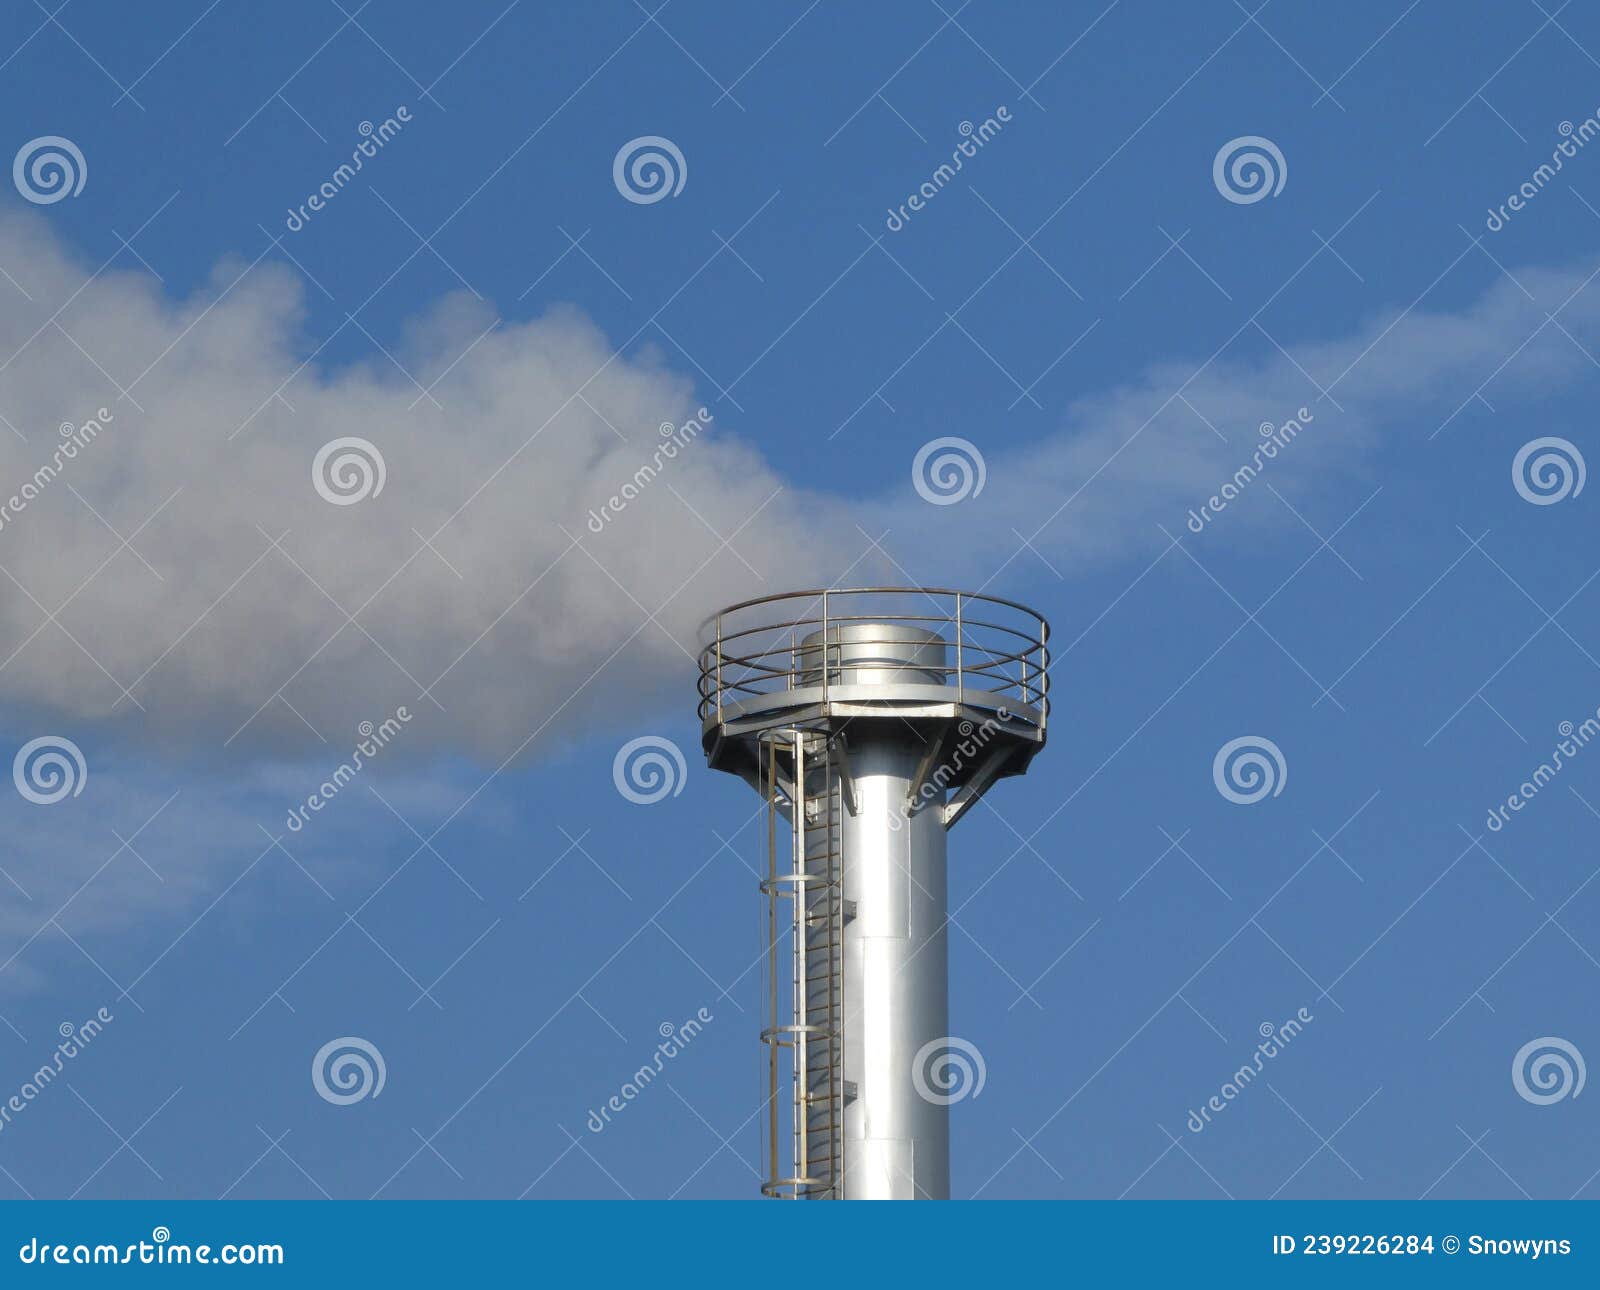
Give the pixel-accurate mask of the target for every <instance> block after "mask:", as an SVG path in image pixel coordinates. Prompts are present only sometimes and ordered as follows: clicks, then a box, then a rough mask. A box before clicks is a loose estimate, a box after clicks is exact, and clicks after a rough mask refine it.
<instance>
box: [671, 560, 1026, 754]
mask: <svg viewBox="0 0 1600 1290" xmlns="http://www.w3.org/2000/svg"><path fill="white" fill-rule="evenodd" d="M701 640H702V641H703V642H704V644H703V647H702V649H701V651H700V659H699V662H700V681H699V693H700V703H699V715H700V719H701V721H702V722H707V723H709V722H712V721H717V722H720V721H721V720H722V717H723V714H724V713H725V712H726V711H728V710H729V709H736V710H738V711H741V712H748V711H750V710H751V709H752V708H753V707H759V706H760V705H761V703H762V702H763V701H767V700H770V701H772V702H773V703H774V704H775V705H776V704H778V703H781V702H783V700H784V696H785V695H786V694H788V692H791V691H796V690H808V691H809V690H815V689H821V690H822V691H823V692H824V693H826V692H827V691H828V690H830V689H832V688H834V687H837V686H839V685H840V684H848V683H849V682H850V681H852V680H858V679H861V678H862V677H863V676H864V675H865V674H868V673H870V674H872V676H873V678H874V680H877V681H878V682H880V683H881V682H882V680H883V679H884V678H885V677H886V676H887V677H888V679H889V680H890V681H891V683H899V682H900V681H902V680H903V681H904V682H906V683H913V682H914V683H916V684H918V685H919V686H934V687H941V688H944V689H948V690H949V699H950V700H951V701H953V702H958V703H966V704H976V705H980V706H983V707H988V708H997V709H998V708H1005V709H1008V710H1009V711H1010V712H1011V713H1012V715H1013V716H1017V717H1024V716H1025V714H1026V717H1027V718H1031V719H1032V720H1034V721H1036V723H1037V724H1038V725H1039V726H1040V727H1041V728H1042V727H1043V725H1044V721H1045V714H1046V713H1047V711H1048V708H1049V699H1048V696H1049V690H1050V681H1049V668H1050V654H1049V641H1050V624H1049V623H1048V622H1046V621H1045V619H1044V618H1042V617H1041V616H1040V615H1039V614H1036V613H1035V612H1034V611H1033V610H1031V609H1029V608H1028V607H1027V606H1026V605H1020V604H1018V603H1017V602H1016V601H1013V600H1005V599H1002V598H1001V597H999V596H986V595H981V594H979V593H976V592H970V591H953V590H949V589H947V588H942V587H851V588H840V589H834V588H829V589H826V590H815V591H792V592H786V593H783V594H780V595H774V596H762V597H760V598H758V599H755V600H746V601H742V602H740V603H739V604H737V605H730V606H729V607H728V608H726V609H724V610H722V611H721V612H720V613H718V614H715V615H714V616H712V617H711V618H708V619H706V621H705V622H704V623H703V624H702V625H701Z"/></svg>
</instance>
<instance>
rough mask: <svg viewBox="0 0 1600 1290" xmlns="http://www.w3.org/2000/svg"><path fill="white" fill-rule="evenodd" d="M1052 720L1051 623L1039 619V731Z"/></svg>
mask: <svg viewBox="0 0 1600 1290" xmlns="http://www.w3.org/2000/svg"><path fill="white" fill-rule="evenodd" d="M1049 720H1050V624H1049V623H1047V622H1045V620H1044V619H1042V618H1041V619H1040V620H1039V731H1040V733H1041V734H1042V733H1043V732H1044V728H1045V726H1046V725H1047V724H1048V723H1049Z"/></svg>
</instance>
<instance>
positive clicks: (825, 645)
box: [822, 587, 843, 703]
mask: <svg viewBox="0 0 1600 1290" xmlns="http://www.w3.org/2000/svg"><path fill="white" fill-rule="evenodd" d="M840 654H841V657H842V656H843V651H840ZM822 701H823V702H824V703H826V702H827V701H828V590H827V588H826V587H824V588H823V590H822Z"/></svg>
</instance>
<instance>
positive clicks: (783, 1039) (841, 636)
mask: <svg viewBox="0 0 1600 1290" xmlns="http://www.w3.org/2000/svg"><path fill="white" fill-rule="evenodd" d="M702 631H703V635H702V640H703V641H704V648H703V649H702V651H701V654H700V707H699V713H700V718H701V723H702V742H703V744H704V747H705V753H706V761H707V762H708V763H709V764H710V765H711V767H712V768H713V769H716V770H726V771H731V772H733V773H735V774H738V775H741V776H743V777H744V778H745V779H746V780H747V781H748V782H749V783H750V784H751V785H752V786H753V787H754V788H755V789H756V790H757V791H758V792H759V793H761V794H762V796H763V797H764V798H765V799H766V802H767V820H766V823H767V830H766V849H767V856H766V878H765V880H764V881H763V882H762V883H761V890H762V891H763V893H765V896H766V940H767V954H766V977H767V981H766V986H767V1007H768V1014H769V1015H768V1019H767V1026H766V1028H765V1029H764V1030H763V1031H762V1033H761V1038H762V1040H763V1042H764V1043H765V1044H766V1046H767V1094H768V1104H767V1132H766V1141H765V1151H764V1154H765V1156H766V1160H765V1165H766V1181H765V1182H764V1183H763V1185H762V1192H763V1193H764V1194H765V1195H767V1196H770V1197H776V1198H780V1199H789V1200H803V1199H829V1200H901V1199H903V1200H911V1199H932V1200H941V1199H947V1198H948V1197H949V1195H950V1123H949V1101H950V1100H951V1099H950V1098H948V1097H942V1096H940V1089H941V1088H942V1087H945V1085H943V1084H942V1083H941V1080H940V1071H941V1070H942V1069H943V1067H942V1065H941V1064H942V1062H943V1061H944V1060H945V1059H946V1058H947V1057H948V1052H947V1049H948V1046H949V1045H950V1041H951V1036H950V1026H949V982H948V964H947V953H946V925H947V921H948V901H947V897H946V889H945V832H946V831H947V830H948V829H949V828H950V827H951V826H952V825H953V824H954V823H955V822H956V821H957V820H959V819H960V818H961V817H962V816H963V815H964V814H966V812H967V811H968V810H969V809H970V808H971V807H972V806H973V805H974V804H975V803H976V802H977V801H978V799H979V798H980V797H981V796H982V795H983V793H984V792H985V791H986V790H987V789H988V788H989V786H990V785H991V784H993V783H994V781H995V780H996V779H998V778H1000V777H1001V776H1004V775H1020V774H1022V773H1023V771H1025V770H1026V769H1027V767H1028V763H1029V762H1030V761H1031V760H1032V758H1033V756H1034V754H1035V753H1037V752H1038V751H1039V749H1040V748H1042V747H1043V746H1044V741H1045V721H1046V716H1047V714H1048V710H1049V702H1048V698H1047V692H1048V689H1049V681H1048V668H1049V654H1048V643H1049V631H1050V629H1049V624H1047V623H1046V622H1045V620H1044V619H1043V618H1041V617H1040V616H1039V615H1038V614H1036V613H1034V612H1033V611H1032V610H1030V609H1027V608H1025V607H1024V606H1022V605H1019V604H1015V603H1014V602H1012V601H1009V600H1001V599H999V598H997V597H993V596H983V595H975V594H972V593H970V592H960V591H947V590H943V589H934V588H908V587H868V588H860V589H851V590H843V589H839V590H834V589H830V590H827V591H798V592H791V593H788V594H785V595H778V596H766V597H763V598H762V599H759V600H749V601H745V602H743V603H742V604H738V605H733V606H731V607H730V608H728V609H724V610H723V611H722V612H721V613H719V614H717V615H716V616H715V617H713V618H711V619H708V620H707V621H706V623H705V624H704V627H703V629H702ZM958 1046H959V1045H958Z"/></svg>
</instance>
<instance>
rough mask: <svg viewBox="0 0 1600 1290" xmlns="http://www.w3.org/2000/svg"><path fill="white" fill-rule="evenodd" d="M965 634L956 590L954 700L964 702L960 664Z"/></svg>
mask: <svg viewBox="0 0 1600 1290" xmlns="http://www.w3.org/2000/svg"><path fill="white" fill-rule="evenodd" d="M965 635H966V631H965V629H964V628H963V627H962V625H961V593H960V592H959V591H958V592H956V702H957V703H960V704H965V703H966V701H967V678H966V669H965V667H964V666H963V664H962V656H961V638H962V637H963V636H965Z"/></svg>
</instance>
